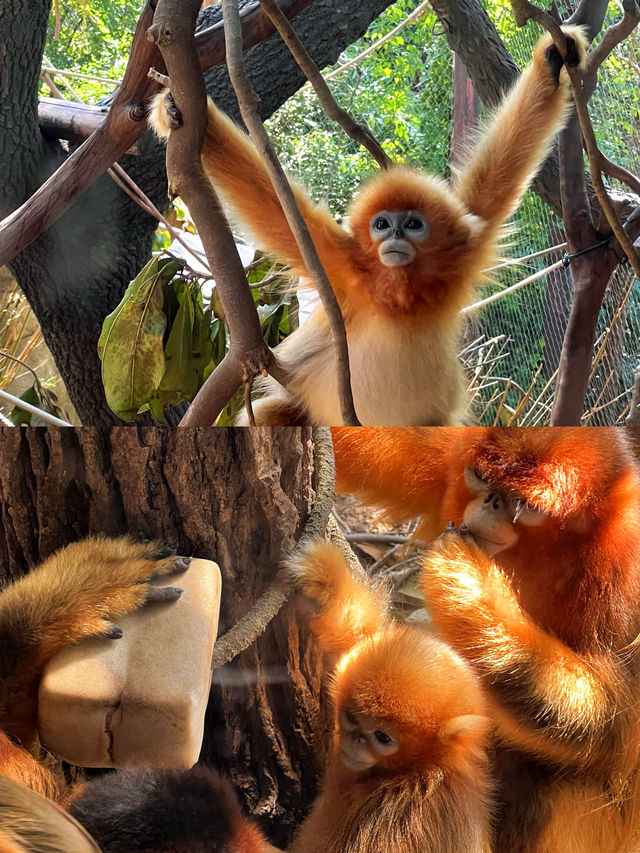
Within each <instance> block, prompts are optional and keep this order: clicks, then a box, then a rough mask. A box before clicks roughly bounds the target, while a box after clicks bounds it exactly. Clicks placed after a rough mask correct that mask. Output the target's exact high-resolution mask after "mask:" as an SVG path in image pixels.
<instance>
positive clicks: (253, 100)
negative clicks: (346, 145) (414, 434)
mask: <svg viewBox="0 0 640 853" xmlns="http://www.w3.org/2000/svg"><path fill="white" fill-rule="evenodd" d="M222 12H223V16H224V28H225V37H226V44H227V68H228V69H229V77H230V79H231V83H232V85H233V88H234V90H235V92H236V95H237V98H238V104H239V106H240V112H241V113H242V118H243V121H244V123H245V125H246V127H247V130H248V131H249V135H250V136H251V139H252V141H253V143H254V145H255V146H256V148H257V150H258V152H259V153H260V155H261V156H262V158H263V159H264V161H265V166H266V168H267V171H268V172H269V177H270V178H271V183H272V184H273V188H274V190H275V192H276V194H277V196H278V199H279V201H280V204H281V206H282V210H283V212H284V214H285V217H286V219H287V222H288V224H289V227H290V228H291V231H292V233H293V236H294V238H295V240H296V243H297V244H298V248H299V250H300V254H301V256H302V260H303V262H304V264H305V267H306V268H307V270H308V271H309V275H310V277H311V279H312V281H313V283H314V285H315V287H316V289H317V291H318V293H319V295H320V299H321V301H322V306H323V308H324V310H325V312H326V314H327V317H328V318H329V323H330V326H331V335H332V340H333V345H334V347H335V353H336V362H337V369H338V380H339V384H338V395H339V399H340V409H341V414H342V420H343V423H344V424H346V425H351V426H358V425H359V421H358V418H357V416H356V412H355V409H354V406H353V396H352V393H351V378H350V371H349V352H348V349H347V335H346V331H345V327H344V321H343V319H342V314H341V312H340V306H339V305H338V300H337V299H336V296H335V294H334V292H333V289H332V287H331V284H330V282H329V279H328V278H327V274H326V273H325V271H324V269H323V267H322V264H321V263H320V259H319V258H318V254H317V252H316V249H315V246H314V245H313V241H312V239H311V235H310V234H309V231H308V229H307V226H306V224H305V221H304V219H303V218H302V215H301V213H300V211H299V209H298V206H297V204H296V201H295V198H294V195H293V192H292V190H291V186H290V185H289V182H288V180H287V177H286V175H285V174H284V171H283V169H282V166H281V165H280V162H279V161H278V158H277V156H276V153H275V151H274V149H273V146H272V145H271V142H270V140H269V137H268V135H267V132H266V131H265V129H264V125H263V124H262V121H261V120H260V115H259V113H258V97H257V95H256V92H255V90H254V88H253V86H252V85H251V83H250V81H249V78H248V77H247V75H246V72H245V68H244V60H243V57H242V37H241V30H240V14H239V12H238V5H237V0H222Z"/></svg>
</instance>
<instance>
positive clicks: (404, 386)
mask: <svg viewBox="0 0 640 853" xmlns="http://www.w3.org/2000/svg"><path fill="white" fill-rule="evenodd" d="M319 319H321V322H317V320H319ZM314 321H315V322H314ZM457 333H458V329H457V326H456V324H452V328H450V329H447V330H445V331H440V332H435V331H434V330H432V329H428V328H427V329H425V328H424V327H423V328H422V329H421V330H420V331H419V332H417V331H415V330H413V329H410V328H399V324H398V322H397V319H395V320H386V319H384V318H381V317H374V318H372V319H370V320H368V321H367V322H365V323H361V324H359V325H358V326H357V328H356V329H351V330H350V331H349V333H348V346H349V360H350V367H351V385H352V389H353V398H354V404H355V409H356V413H357V415H358V418H359V420H360V422H361V423H362V424H363V425H368V426H402V425H407V426H410V425H413V426H422V425H429V424H451V423H459V422H460V421H461V418H462V414H463V410H464V382H463V377H462V371H461V368H460V365H459V363H458V361H457V360H456V358H455V357H452V356H451V353H452V352H455V350H456V342H455V338H456V337H457ZM297 337H298V334H297V333H294V334H293V335H291V336H290V337H289V338H288V339H287V340H286V341H285V342H284V343H283V344H281V345H280V346H279V347H278V350H277V353H278V356H279V358H281V360H282V362H283V364H284V366H285V367H286V368H288V370H289V371H290V373H291V375H292V376H294V377H295V378H294V380H293V382H292V383H291V386H290V388H289V391H290V392H291V395H292V396H293V397H294V399H297V400H299V401H300V403H301V404H302V406H303V407H304V408H305V409H306V410H307V411H308V412H309V413H310V415H311V420H312V422H313V423H316V424H326V425H331V426H333V425H337V424H341V423H342V417H341V414H340V406H339V402H338V388H337V385H338V383H337V370H336V359H335V355H334V350H333V345H332V343H331V340H330V336H329V332H328V328H327V325H326V319H325V317H324V316H322V318H318V317H314V318H312V319H310V321H309V322H308V323H307V324H305V327H304V337H302V336H301V337H300V339H299V340H295V339H296V338H297ZM303 340H304V344H303V343H302V341H303ZM265 386H266V388H268V391H267V396H269V397H271V396H272V395H275V396H277V397H279V398H280V399H284V398H285V395H286V392H284V391H283V389H282V388H281V386H278V385H277V383H273V382H271V381H269V382H268V383H265Z"/></svg>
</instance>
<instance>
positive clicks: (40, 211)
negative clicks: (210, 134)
mask: <svg viewBox="0 0 640 853" xmlns="http://www.w3.org/2000/svg"><path fill="white" fill-rule="evenodd" d="M152 7H153V3H152V0H148V2H147V4H146V6H145V8H144V10H143V12H142V15H141V16H140V19H139V21H138V24H137V26H136V31H135V34H134V37H133V43H132V45H131V53H130V58H129V64H128V65H127V70H126V71H125V75H124V79H123V81H122V86H121V87H120V89H119V90H118V94H117V95H116V97H115V100H114V102H113V105H112V107H111V109H110V110H109V114H108V116H107V118H106V120H105V122H104V125H103V126H102V127H101V128H100V130H99V132H96V133H94V134H92V135H91V136H90V137H89V139H87V141H86V142H85V143H84V144H83V145H81V146H80V148H78V149H77V150H76V151H74V152H73V154H71V156H70V157H68V159H67V160H66V161H65V162H64V164H63V165H62V166H61V167H60V168H59V169H58V171H57V172H55V173H54V174H53V175H52V176H51V177H50V178H49V180H48V181H46V182H45V183H44V184H43V185H42V186H41V187H40V189H39V190H38V191H37V192H36V193H34V195H32V196H31V198H30V199H28V201H26V202H25V203H24V204H23V205H22V206H21V207H19V208H18V209H17V210H16V211H14V213H12V214H10V215H9V216H8V217H7V218H6V219H5V220H4V221H3V222H0V266H2V264H6V263H7V262H8V261H10V260H12V258H14V257H15V256H16V255H17V254H19V253H20V252H21V251H22V250H23V249H25V248H26V247H27V246H28V245H29V244H30V243H32V242H33V240H35V239H36V237H38V236H39V235H40V234H42V232H43V231H46V230H47V229H48V228H49V227H50V226H51V225H52V223H53V222H55V221H56V219H58V217H60V216H61V215H62V214H63V213H64V212H65V210H67V209H68V208H69V207H70V206H71V205H72V204H73V202H74V201H75V200H76V199H77V198H78V197H79V196H80V195H82V193H83V192H84V191H85V190H86V189H87V188H88V187H90V186H91V184H93V183H94V181H95V180H96V179H97V178H98V177H99V176H100V175H101V174H102V173H103V172H105V171H106V170H107V169H108V167H109V166H111V164H112V163H114V162H115V161H116V160H117V159H118V157H120V156H121V155H122V154H124V153H125V152H126V151H127V150H128V149H129V148H130V147H131V146H132V145H133V144H134V142H135V141H136V140H137V139H138V137H139V136H140V134H141V133H143V132H144V130H145V129H146V123H145V117H146V107H145V104H146V101H147V99H148V98H149V97H150V95H151V94H153V92H154V91H156V88H157V85H156V84H155V83H152V82H151V81H150V80H148V79H147V70H148V69H149V66H150V65H152V64H154V62H155V64H156V65H160V66H162V59H161V57H159V56H158V54H157V51H156V50H155V47H154V46H153V45H152V44H151V43H150V42H149V41H148V40H147V38H146V31H147V29H148V28H149V26H150V25H151V22H152V21H153V8H152Z"/></svg>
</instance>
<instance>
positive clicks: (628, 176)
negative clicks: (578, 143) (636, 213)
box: [600, 151, 640, 195]
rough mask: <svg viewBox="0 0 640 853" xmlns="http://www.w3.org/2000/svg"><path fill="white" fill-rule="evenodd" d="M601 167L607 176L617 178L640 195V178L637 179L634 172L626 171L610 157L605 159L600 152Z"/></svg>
mask: <svg viewBox="0 0 640 853" xmlns="http://www.w3.org/2000/svg"><path fill="white" fill-rule="evenodd" d="M600 165H601V167H602V171H603V172H604V173H605V175H608V176H609V177H610V178H615V179H616V180H618V181H620V183H622V184H626V185H627V186H628V187H629V189H632V190H633V191H634V193H638V195H640V178H637V177H636V176H635V175H634V174H633V173H632V172H630V171H629V170H628V169H625V168H624V166H620V165H618V164H617V163H613V162H612V161H611V160H609V158H608V157H605V155H604V154H603V153H602V151H601V152H600Z"/></svg>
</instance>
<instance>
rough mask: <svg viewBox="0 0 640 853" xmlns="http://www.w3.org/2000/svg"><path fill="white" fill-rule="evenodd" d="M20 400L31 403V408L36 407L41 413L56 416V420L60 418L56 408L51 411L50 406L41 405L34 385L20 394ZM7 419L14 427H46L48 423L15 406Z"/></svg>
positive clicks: (60, 415)
mask: <svg viewBox="0 0 640 853" xmlns="http://www.w3.org/2000/svg"><path fill="white" fill-rule="evenodd" d="M20 399H21V400H24V402H25V403H31V405H32V406H37V408H38V409H42V411H43V412H49V414H52V415H56V417H58V418H60V417H62V413H61V411H60V409H58V407H57V406H54V407H53V409H52V408H51V407H50V406H45V405H44V404H43V402H42V400H41V399H40V397H39V395H38V392H37V391H36V388H35V385H32V386H31V388H27V390H26V391H24V392H23V393H22V394H20ZM9 418H10V420H11V423H12V424H13V425H14V426H47V425H48V423H49V421H46V420H44V418H41V417H40V416H39V415H36V414H35V413H33V412H27V411H25V410H24V409H21V408H20V407H19V406H15V408H13V409H12V410H11V413H10V414H9Z"/></svg>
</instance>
